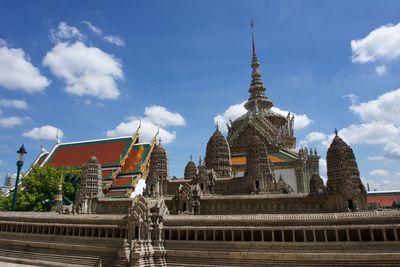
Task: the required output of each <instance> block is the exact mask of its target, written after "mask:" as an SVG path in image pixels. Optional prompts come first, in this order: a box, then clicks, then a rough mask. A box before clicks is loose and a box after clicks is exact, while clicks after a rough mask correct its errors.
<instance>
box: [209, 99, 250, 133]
mask: <svg viewBox="0 0 400 267" xmlns="http://www.w3.org/2000/svg"><path fill="white" fill-rule="evenodd" d="M245 103H246V101H244V102H242V103H240V104H236V105H232V106H230V107H229V108H228V109H226V110H225V111H224V113H223V114H218V115H217V116H215V117H214V123H216V124H217V123H218V125H219V127H220V129H221V131H223V132H225V133H226V132H227V131H228V128H227V127H226V124H229V120H232V121H234V120H236V119H237V118H239V117H240V116H242V115H243V114H245V113H246V112H247V110H246V108H245V107H244V104H245Z"/></svg>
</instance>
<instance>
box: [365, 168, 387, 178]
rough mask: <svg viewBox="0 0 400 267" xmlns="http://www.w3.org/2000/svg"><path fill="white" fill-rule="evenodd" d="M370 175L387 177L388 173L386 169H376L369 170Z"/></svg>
mask: <svg viewBox="0 0 400 267" xmlns="http://www.w3.org/2000/svg"><path fill="white" fill-rule="evenodd" d="M369 175H371V176H378V177H389V176H390V173H389V172H388V171H387V170H383V169H376V170H372V171H370V172H369Z"/></svg>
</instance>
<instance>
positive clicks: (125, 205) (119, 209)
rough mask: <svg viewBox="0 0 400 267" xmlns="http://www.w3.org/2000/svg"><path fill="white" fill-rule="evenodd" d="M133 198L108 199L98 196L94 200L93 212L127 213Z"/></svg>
mask: <svg viewBox="0 0 400 267" xmlns="http://www.w3.org/2000/svg"><path fill="white" fill-rule="evenodd" d="M133 201H134V199H133V198H117V199H108V198H100V199H98V200H96V201H94V206H95V209H94V210H95V212H94V213H97V214H127V213H128V210H129V208H130V207H131V206H132V202H133Z"/></svg>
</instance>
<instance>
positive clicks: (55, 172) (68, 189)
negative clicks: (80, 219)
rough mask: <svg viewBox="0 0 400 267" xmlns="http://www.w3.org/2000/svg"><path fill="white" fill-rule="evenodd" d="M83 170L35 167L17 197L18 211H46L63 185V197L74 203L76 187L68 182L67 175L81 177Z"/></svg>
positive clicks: (25, 178) (24, 180) (24, 179)
mask: <svg viewBox="0 0 400 267" xmlns="http://www.w3.org/2000/svg"><path fill="white" fill-rule="evenodd" d="M80 174H81V170H79V169H73V168H54V167H52V166H49V165H46V166H44V167H39V166H33V167H32V169H31V171H30V172H29V174H28V175H27V176H25V177H24V178H23V179H22V186H21V189H22V190H19V191H18V196H17V210H19V211H46V210H47V209H48V208H49V206H50V205H51V204H50V202H52V201H53V199H54V197H55V195H56V194H57V192H58V190H59V185H60V183H62V191H63V196H64V197H68V198H69V199H70V200H72V201H74V186H73V184H72V183H70V182H67V181H66V179H65V177H66V176H67V175H76V176H80Z"/></svg>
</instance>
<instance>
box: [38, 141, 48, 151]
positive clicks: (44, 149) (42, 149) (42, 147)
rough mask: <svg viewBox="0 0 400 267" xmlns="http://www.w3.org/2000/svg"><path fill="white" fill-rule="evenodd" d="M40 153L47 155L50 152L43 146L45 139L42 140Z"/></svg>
mask: <svg viewBox="0 0 400 267" xmlns="http://www.w3.org/2000/svg"><path fill="white" fill-rule="evenodd" d="M40 152H41V153H45V152H48V151H47V149H46V148H44V146H43V139H40Z"/></svg>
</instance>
